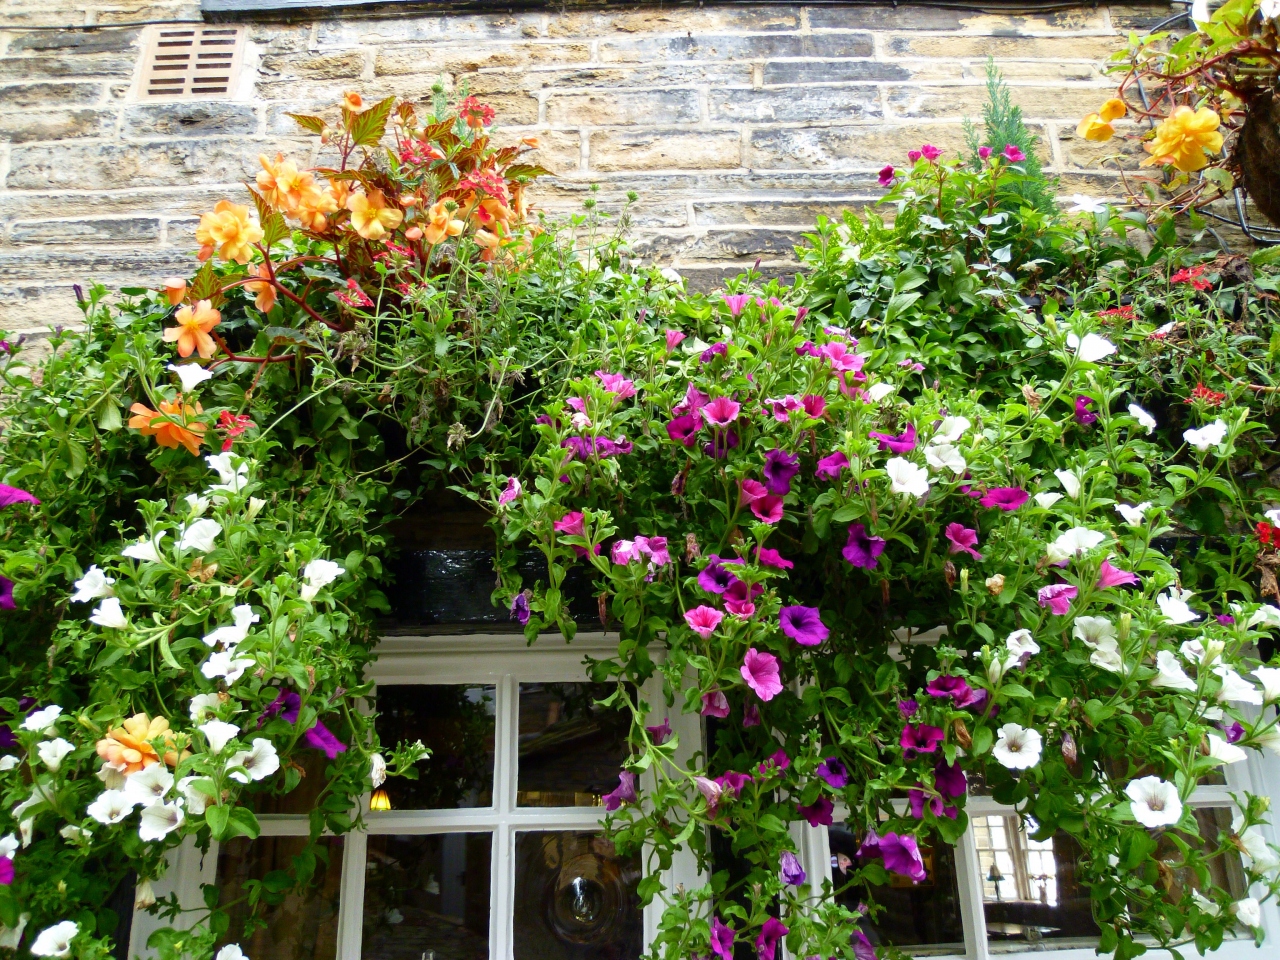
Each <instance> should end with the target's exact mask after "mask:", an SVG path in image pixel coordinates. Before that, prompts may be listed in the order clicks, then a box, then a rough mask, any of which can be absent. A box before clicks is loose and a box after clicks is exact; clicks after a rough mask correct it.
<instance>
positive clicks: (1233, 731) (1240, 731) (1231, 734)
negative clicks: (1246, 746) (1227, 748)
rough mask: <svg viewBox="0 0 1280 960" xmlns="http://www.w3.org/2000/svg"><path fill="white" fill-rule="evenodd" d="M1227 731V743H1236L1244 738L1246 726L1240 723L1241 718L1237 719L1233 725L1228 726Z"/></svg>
mask: <svg viewBox="0 0 1280 960" xmlns="http://www.w3.org/2000/svg"><path fill="white" fill-rule="evenodd" d="M1226 733H1227V743H1236V742H1238V741H1240V740H1243V739H1244V727H1242V726H1241V725H1240V721H1239V720H1237V721H1235V722H1234V723H1233V724H1231V726H1229V727H1227V730H1226Z"/></svg>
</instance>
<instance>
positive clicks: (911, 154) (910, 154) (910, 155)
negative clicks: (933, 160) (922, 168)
mask: <svg viewBox="0 0 1280 960" xmlns="http://www.w3.org/2000/svg"><path fill="white" fill-rule="evenodd" d="M922 156H924V154H922V153H921V152H920V151H919V150H908V151H907V159H908V160H909V161H911V162H912V163H916V162H918V161H919V159H920V158H921V157H922Z"/></svg>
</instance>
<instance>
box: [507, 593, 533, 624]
mask: <svg viewBox="0 0 1280 960" xmlns="http://www.w3.org/2000/svg"><path fill="white" fill-rule="evenodd" d="M530 612H531V611H530V610H529V597H528V595H527V594H526V593H525V592H524V591H523V590H521V591H520V592H519V593H517V594H516V595H515V597H513V598H512V600H511V619H512V620H515V621H517V622H518V623H519V624H520V626H522V627H523V626H525V625H527V624H528V623H529V614H530Z"/></svg>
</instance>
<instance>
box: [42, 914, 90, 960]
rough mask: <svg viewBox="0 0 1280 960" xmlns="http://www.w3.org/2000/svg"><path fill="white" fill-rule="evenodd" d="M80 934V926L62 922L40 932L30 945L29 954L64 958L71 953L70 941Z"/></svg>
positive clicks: (71, 921)
mask: <svg viewBox="0 0 1280 960" xmlns="http://www.w3.org/2000/svg"><path fill="white" fill-rule="evenodd" d="M79 932H80V924H78V923H76V922H75V921H74V920H63V921H62V922H61V923H55V924H54V925H53V926H52V927H46V928H45V929H43V930H41V931H40V935H39V936H37V937H36V939H35V942H34V943H32V944H31V953H32V955H33V956H37V957H65V956H67V955H68V954H69V953H71V941H72V940H74V939H75V938H76V934H78V933H79Z"/></svg>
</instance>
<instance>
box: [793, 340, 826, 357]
mask: <svg viewBox="0 0 1280 960" xmlns="http://www.w3.org/2000/svg"><path fill="white" fill-rule="evenodd" d="M796 356H798V357H821V356H822V351H820V350H819V349H818V348H817V347H816V346H814V344H813V341H812V340H806V341H805V342H804V343H802V344H800V346H798V347H796Z"/></svg>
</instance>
